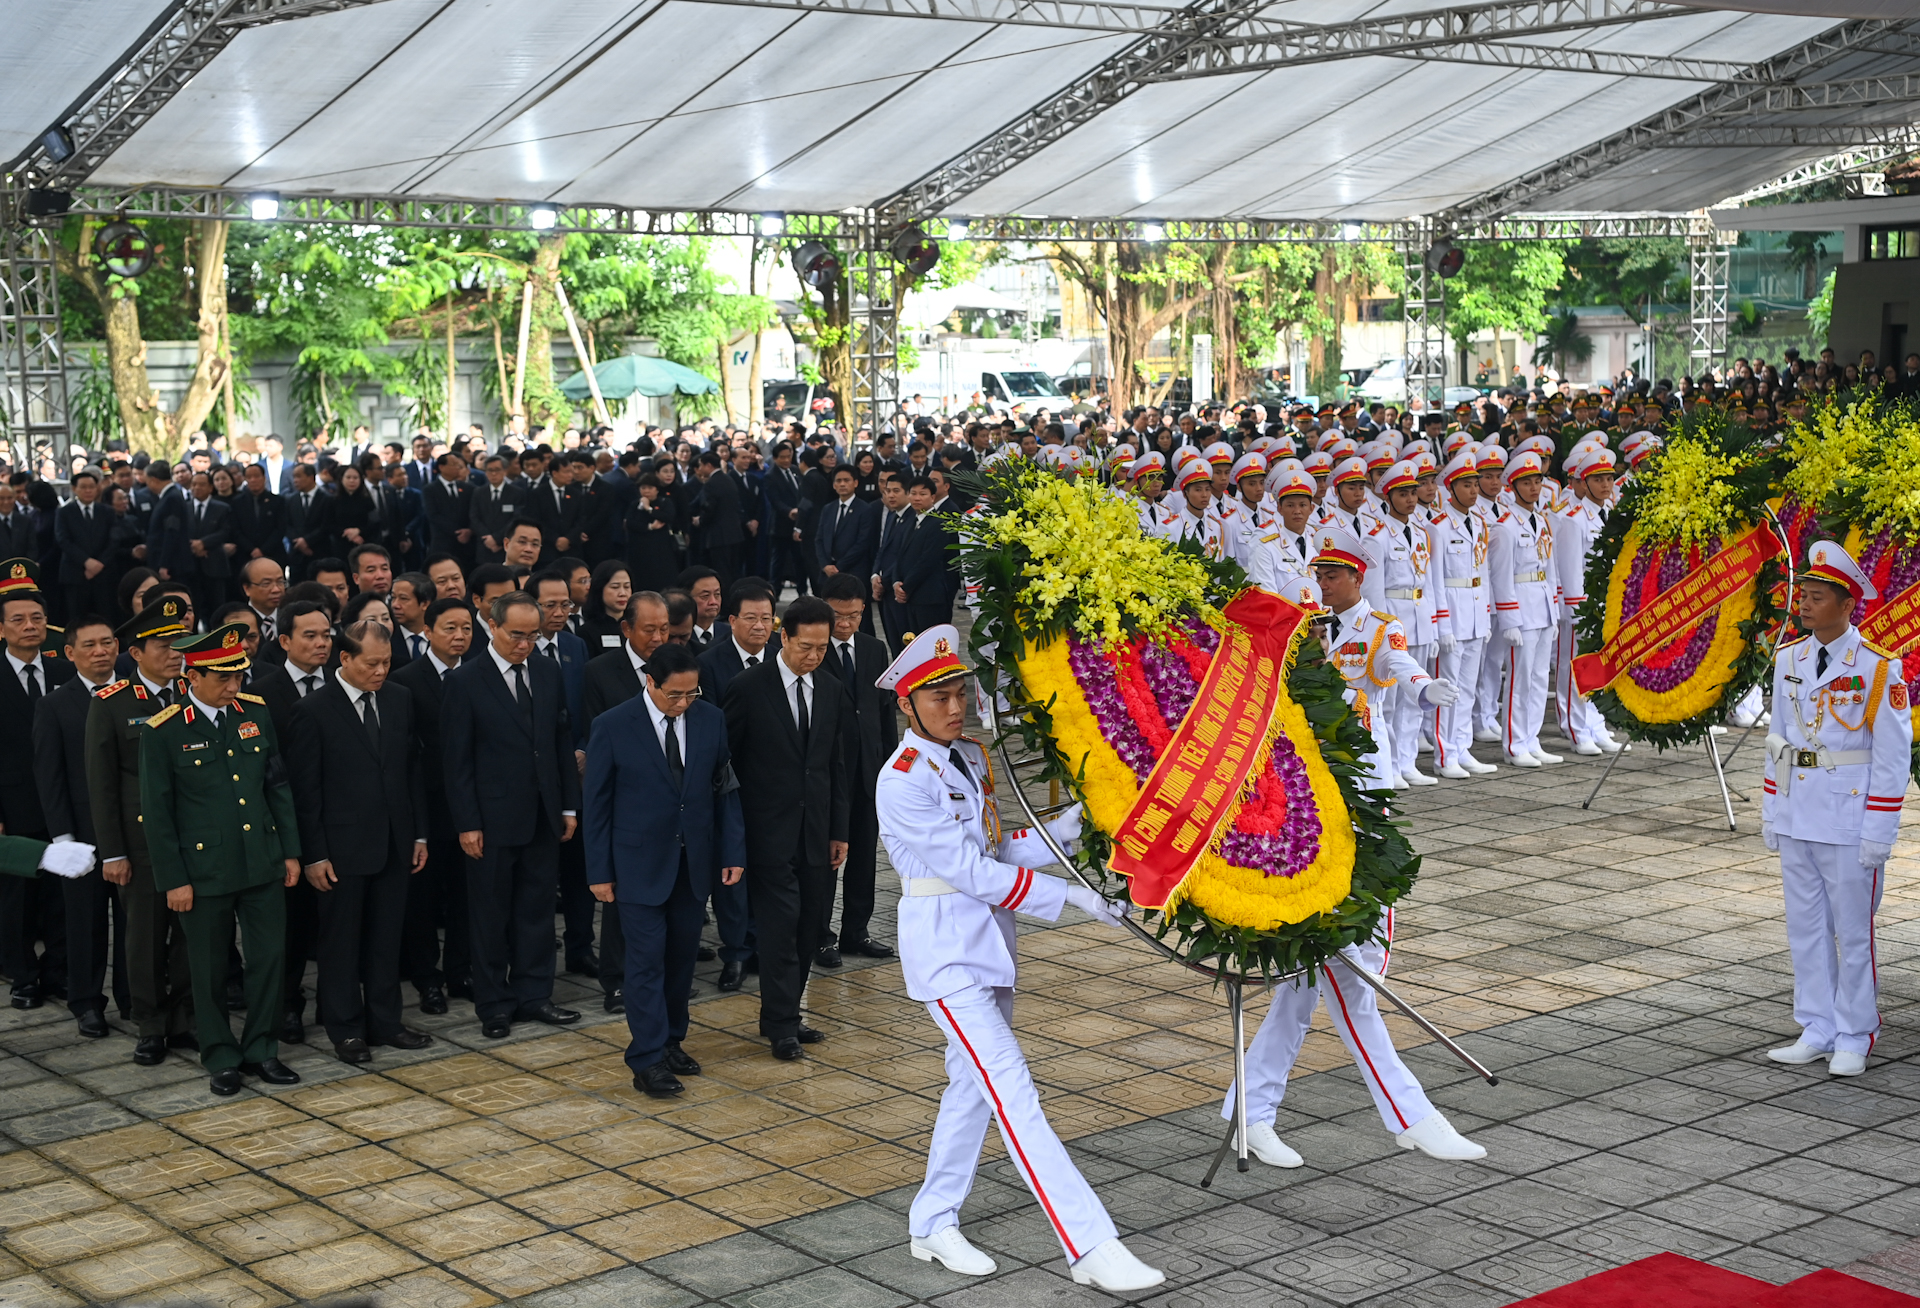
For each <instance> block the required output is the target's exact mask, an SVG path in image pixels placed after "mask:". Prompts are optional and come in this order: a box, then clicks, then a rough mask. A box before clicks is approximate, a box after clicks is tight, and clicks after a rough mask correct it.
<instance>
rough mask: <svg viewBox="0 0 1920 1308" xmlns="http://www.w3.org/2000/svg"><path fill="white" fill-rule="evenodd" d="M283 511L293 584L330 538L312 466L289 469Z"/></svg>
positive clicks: (301, 578)
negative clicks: (289, 483) (289, 487)
mask: <svg viewBox="0 0 1920 1308" xmlns="http://www.w3.org/2000/svg"><path fill="white" fill-rule="evenodd" d="M283 507H284V509H285V511H286V519H287V571H288V573H289V574H290V575H291V579H292V580H293V581H296V582H301V581H305V580H307V569H308V568H309V567H310V566H312V564H313V561H314V560H315V559H318V558H324V557H326V554H327V551H328V548H329V544H328V542H329V540H330V538H331V536H332V527H331V526H330V524H329V522H328V513H327V509H328V503H327V493H326V492H325V491H323V490H321V489H320V484H319V482H317V481H316V480H315V479H314V474H313V465H312V464H308V463H296V464H295V465H294V466H293V490H292V491H290V492H289V493H288V495H287V498H286V502H285V505H284V506H283ZM156 512H157V510H156Z"/></svg>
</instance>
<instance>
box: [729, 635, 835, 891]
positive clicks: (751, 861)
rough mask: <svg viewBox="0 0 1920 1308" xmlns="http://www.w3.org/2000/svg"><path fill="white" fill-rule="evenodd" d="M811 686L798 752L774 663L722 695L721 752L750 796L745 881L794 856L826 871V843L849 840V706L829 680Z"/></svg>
mask: <svg viewBox="0 0 1920 1308" xmlns="http://www.w3.org/2000/svg"><path fill="white" fill-rule="evenodd" d="M812 680H813V694H812V696H811V698H810V702H809V704H808V719H809V728H810V729H809V731H808V733H807V739H806V741H805V743H804V746H803V744H802V742H801V739H800V729H799V727H798V726H797V725H796V723H795V722H794V716H793V709H792V707H791V702H790V700H789V699H788V697H787V694H786V686H785V679H784V678H783V677H782V676H781V672H780V667H779V661H778V660H777V659H769V660H766V661H765V662H762V663H761V664H759V665H758V666H757V667H752V668H748V669H747V670H746V671H745V672H742V673H741V674H740V675H739V676H737V677H735V678H734V679H733V681H732V683H731V684H730V685H729V686H728V687H727V694H726V700H725V703H724V704H723V705H722V707H723V708H724V709H725V711H726V715H727V745H728V748H729V750H730V752H731V753H732V755H733V768H734V772H735V774H736V775H738V777H739V778H740V790H741V794H742V795H743V796H752V799H751V800H750V801H749V803H750V807H751V810H752V812H751V817H750V820H749V821H748V823H747V867H748V872H747V875H748V876H752V875H753V871H752V869H753V868H755V867H756V866H758V867H771V866H783V865H785V864H787V863H789V862H791V861H792V860H793V859H794V858H795V857H796V856H798V857H801V858H803V859H805V860H806V861H807V862H808V863H811V864H814V865H816V866H820V867H825V866H826V865H827V864H828V863H830V862H831V861H832V856H831V851H830V850H829V849H828V844H829V842H831V841H836V840H839V841H844V840H845V839H846V838H847V819H848V812H849V808H848V805H849V799H850V787H851V786H852V778H851V777H849V776H848V774H847V754H848V742H849V740H850V738H851V737H852V736H853V734H854V731H855V727H854V722H853V710H852V705H851V704H850V703H849V702H848V700H847V697H846V694H845V692H844V691H843V690H842V689H841V687H840V686H838V685H837V684H836V683H835V681H834V679H833V678H832V676H831V675H830V674H829V675H826V676H823V675H822V674H821V673H820V672H818V671H816V672H815V673H814V674H813V678H812Z"/></svg>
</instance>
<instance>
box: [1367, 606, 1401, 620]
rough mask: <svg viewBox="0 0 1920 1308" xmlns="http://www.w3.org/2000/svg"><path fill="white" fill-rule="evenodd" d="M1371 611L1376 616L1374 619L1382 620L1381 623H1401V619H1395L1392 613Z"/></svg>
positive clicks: (1377, 610)
mask: <svg viewBox="0 0 1920 1308" xmlns="http://www.w3.org/2000/svg"><path fill="white" fill-rule="evenodd" d="M1370 611H1371V612H1372V614H1373V616H1374V617H1376V618H1378V619H1380V621H1382V622H1398V621H1400V619H1398V618H1396V617H1394V616H1393V614H1391V613H1382V612H1381V611H1380V610H1379V609H1373V610H1370Z"/></svg>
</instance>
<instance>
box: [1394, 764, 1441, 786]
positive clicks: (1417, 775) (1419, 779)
mask: <svg viewBox="0 0 1920 1308" xmlns="http://www.w3.org/2000/svg"><path fill="white" fill-rule="evenodd" d="M1400 779H1401V780H1402V781H1404V782H1406V783H1407V784H1408V785H1409V786H1437V785H1439V784H1440V783H1439V782H1438V781H1437V780H1435V779H1434V778H1432V777H1430V776H1428V775H1427V774H1426V773H1424V772H1422V771H1421V770H1420V769H1419V768H1409V769H1408V770H1407V772H1406V775H1404V776H1402V777H1401V778H1400Z"/></svg>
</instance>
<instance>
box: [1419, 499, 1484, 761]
mask: <svg viewBox="0 0 1920 1308" xmlns="http://www.w3.org/2000/svg"><path fill="white" fill-rule="evenodd" d="M1476 507H1477V505H1476ZM1490 536H1491V528H1490V524H1489V523H1488V522H1487V521H1486V520H1485V519H1483V518H1482V517H1480V516H1479V515H1478V514H1476V513H1471V512H1468V513H1462V512H1461V511H1460V510H1459V509H1457V508H1455V507H1454V506H1453V504H1452V503H1451V502H1449V503H1448V504H1447V505H1446V506H1445V507H1443V508H1442V509H1441V510H1440V512H1438V513H1436V514H1434V515H1433V559H1434V574H1435V577H1436V579H1437V581H1438V584H1439V587H1440V603H1441V606H1442V607H1441V610H1440V633H1441V634H1442V635H1444V636H1450V637H1452V639H1453V648H1452V649H1451V650H1448V649H1446V648H1444V646H1443V648H1442V649H1441V651H1440V658H1439V662H1438V664H1437V665H1436V670H1437V671H1438V674H1439V675H1440V676H1441V677H1443V678H1444V679H1446V680H1447V681H1451V682H1452V683H1453V684H1454V685H1456V686H1458V687H1460V689H1461V695H1460V698H1459V699H1458V700H1457V701H1455V702H1454V703H1452V704H1446V705H1442V706H1441V707H1440V708H1438V709H1435V710H1434V717H1433V761H1434V765H1435V766H1436V767H1442V768H1445V767H1453V766H1461V767H1466V768H1467V770H1468V771H1473V768H1472V766H1470V764H1471V763H1472V760H1473V754H1472V749H1473V728H1474V718H1475V714H1476V711H1477V709H1478V706H1479V698H1478V695H1477V693H1476V694H1475V695H1474V696H1473V697H1472V698H1469V694H1468V692H1469V691H1477V688H1478V687H1480V686H1481V685H1482V684H1483V678H1482V675H1481V664H1483V663H1484V662H1485V661H1486V653H1487V638H1488V637H1489V636H1491V635H1492V634H1493V588H1492V586H1491V585H1490V584H1489V583H1490V581H1491V578H1490V577H1489V576H1488V573H1487V568H1488V564H1489V562H1490V560H1489V557H1488V552H1489V549H1490V545H1491V541H1490ZM1494 676H1495V678H1496V683H1497V678H1498V676H1499V674H1498V673H1497V672H1496V673H1495V674H1494Z"/></svg>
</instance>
